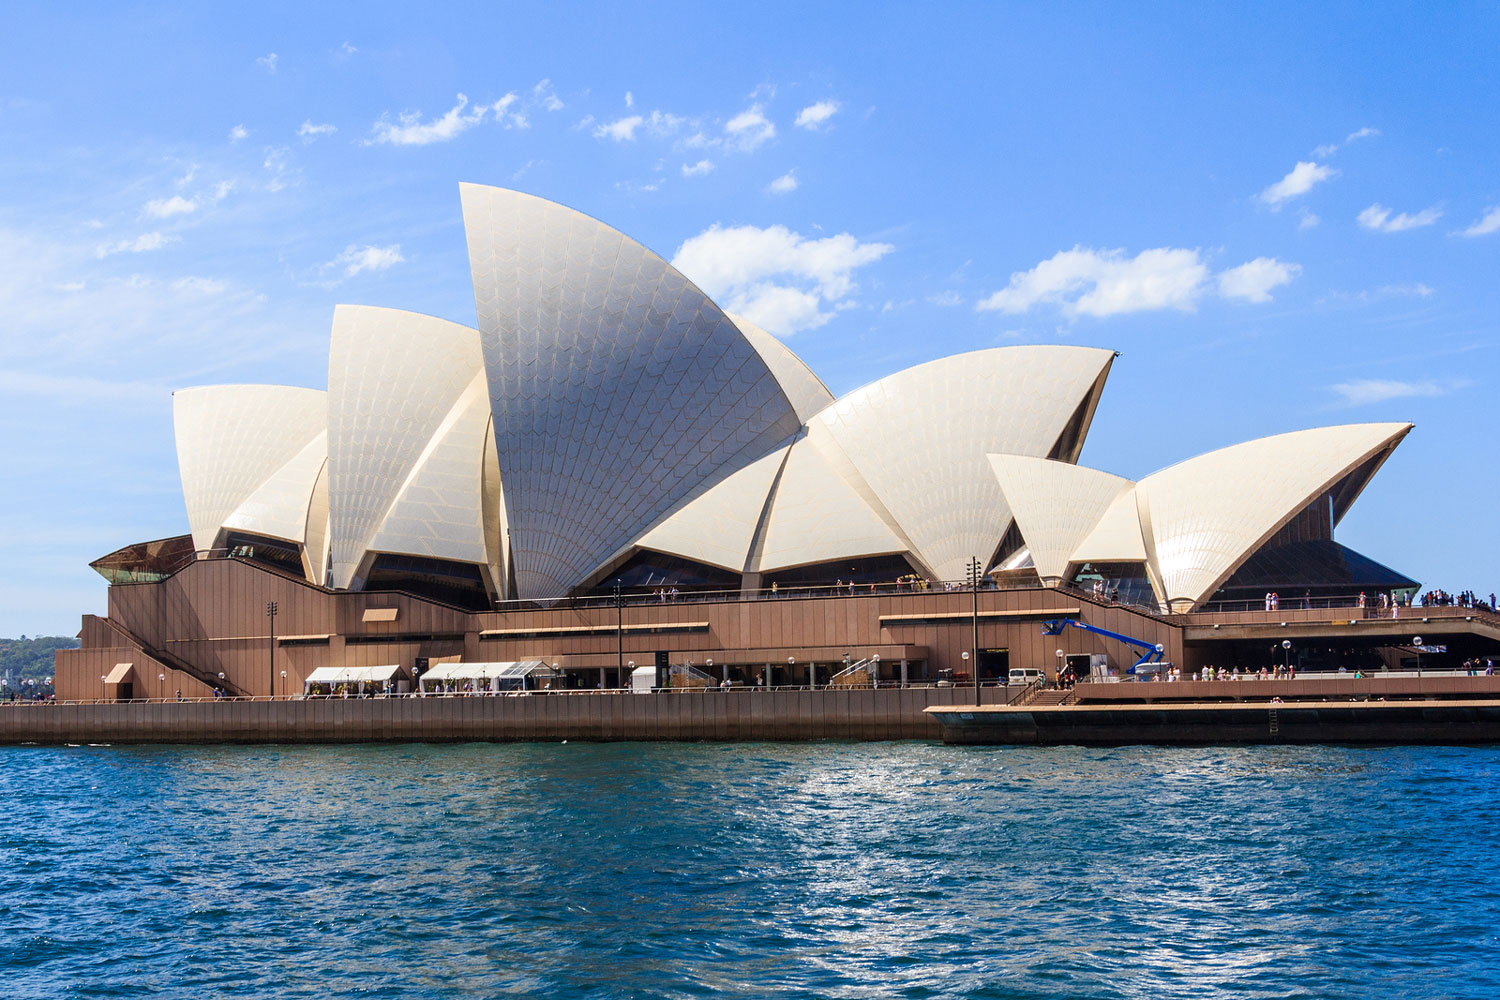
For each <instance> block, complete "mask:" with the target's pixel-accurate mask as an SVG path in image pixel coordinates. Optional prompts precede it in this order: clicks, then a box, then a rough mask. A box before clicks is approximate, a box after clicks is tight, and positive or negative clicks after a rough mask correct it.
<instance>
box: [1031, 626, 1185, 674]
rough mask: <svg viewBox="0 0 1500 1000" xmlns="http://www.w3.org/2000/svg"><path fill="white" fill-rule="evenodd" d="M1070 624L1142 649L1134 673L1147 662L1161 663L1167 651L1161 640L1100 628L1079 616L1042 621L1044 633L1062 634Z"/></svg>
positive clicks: (1132, 670)
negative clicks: (1080, 618) (1148, 640)
mask: <svg viewBox="0 0 1500 1000" xmlns="http://www.w3.org/2000/svg"><path fill="white" fill-rule="evenodd" d="M1069 625H1071V626H1073V627H1074V628H1076V629H1079V630H1080V631H1083V632H1092V633H1094V634H1095V635H1102V636H1104V637H1105V638H1106V639H1113V640H1115V641H1116V642H1123V643H1124V644H1125V645H1127V646H1131V647H1134V648H1135V649H1138V650H1141V651H1142V652H1141V658H1140V659H1139V660H1136V661H1135V665H1134V666H1132V667H1131V668H1130V670H1129V673H1132V674H1133V673H1136V672H1138V671H1140V668H1141V667H1142V666H1144V665H1145V664H1148V663H1152V664H1155V663H1160V662H1161V654H1163V653H1165V652H1166V651H1167V647H1165V646H1163V645H1162V644H1161V643H1159V642H1158V643H1155V644H1153V643H1149V642H1147V641H1146V640H1145V639H1132V638H1131V637H1130V636H1128V635H1121V634H1120V633H1118V632H1111V631H1110V630H1109V629H1103V628H1099V627H1098V626H1097V625H1090V624H1089V623H1088V622H1081V621H1079V620H1078V619H1077V618H1053V619H1051V620H1050V621H1044V622H1042V635H1062V633H1063V630H1064V629H1066V628H1067V627H1068V626H1069ZM1147 672H1149V671H1147Z"/></svg>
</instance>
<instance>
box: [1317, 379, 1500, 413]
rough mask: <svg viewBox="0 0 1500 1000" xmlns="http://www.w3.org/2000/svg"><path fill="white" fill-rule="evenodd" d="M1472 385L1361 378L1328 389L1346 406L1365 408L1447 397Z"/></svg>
mask: <svg viewBox="0 0 1500 1000" xmlns="http://www.w3.org/2000/svg"><path fill="white" fill-rule="evenodd" d="M1469 384H1470V383H1469V382H1468V381H1466V380H1462V379H1459V380H1453V381H1448V382H1435V381H1431V380H1427V381H1421V382H1407V381H1402V380H1400V379H1389V378H1361V379H1355V380H1354V381H1352V382H1340V383H1338V384H1336V385H1331V386H1329V387H1328V388H1329V389H1330V390H1332V391H1333V393H1334V394H1335V395H1337V396H1338V397H1339V401H1340V402H1341V403H1342V404H1343V405H1344V406H1365V405H1368V404H1370V403H1384V402H1386V401H1388V400H1392V399H1408V398H1412V397H1418V396H1446V395H1447V394H1448V393H1450V392H1452V391H1453V390H1455V389H1462V388H1464V387H1465V386H1467V385H1469Z"/></svg>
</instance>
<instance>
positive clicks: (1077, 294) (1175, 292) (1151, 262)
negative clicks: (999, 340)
mask: <svg viewBox="0 0 1500 1000" xmlns="http://www.w3.org/2000/svg"><path fill="white" fill-rule="evenodd" d="M1207 278H1208V267H1207V266H1206V265H1205V264H1204V263H1203V262H1202V261H1201V260H1200V259H1199V258H1198V251H1197V250H1176V249H1172V248H1169V247H1162V248H1159V249H1156V250H1142V251H1141V252H1140V253H1139V254H1137V255H1136V256H1134V257H1126V256H1125V251H1123V250H1091V249H1087V248H1084V247H1074V248H1073V249H1072V250H1062V251H1059V252H1058V253H1056V254H1054V255H1053V256H1052V257H1050V258H1049V259H1047V260H1044V261H1042V262H1041V263H1040V264H1038V265H1037V266H1036V267H1034V268H1032V269H1031V270H1029V271H1017V272H1015V273H1014V274H1012V275H1011V276H1010V283H1009V284H1008V285H1007V286H1006V287H1005V288H1002V289H1001V290H999V291H998V292H995V293H994V294H993V295H990V296H989V297H988V298H985V299H982V300H980V302H979V303H978V305H977V306H976V307H975V308H977V309H981V310H991V309H993V310H998V311H1000V312H1005V313H1021V312H1025V311H1027V310H1028V309H1030V308H1031V307H1032V306H1035V305H1038V304H1040V303H1044V302H1053V303H1058V304H1060V305H1061V306H1062V307H1063V310H1064V311H1065V312H1068V313H1082V314H1084V315H1088V316H1111V315H1114V314H1115V313H1124V312H1138V311H1141V310H1147V309H1183V310H1191V309H1193V308H1194V307H1195V305H1196V302H1197V299H1198V296H1199V294H1200V293H1201V291H1202V285H1203V283H1204V281H1205V280H1207Z"/></svg>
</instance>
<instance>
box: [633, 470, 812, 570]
mask: <svg viewBox="0 0 1500 1000" xmlns="http://www.w3.org/2000/svg"><path fill="white" fill-rule="evenodd" d="M786 451H787V450H786V448H777V449H776V450H775V451H773V452H771V453H770V454H769V455H766V456H765V457H764V458H760V459H757V460H756V461H754V462H751V463H750V464H749V465H747V466H745V467H744V468H743V469H740V470H739V471H738V472H736V473H734V474H733V475H732V476H730V477H729V478H727V479H725V480H723V481H722V482H720V483H718V484H717V485H715V486H713V487H712V488H710V489H709V490H708V491H707V492H706V493H704V494H703V495H702V496H700V497H697V498H696V499H694V500H691V501H689V502H688V504H687V505H686V506H684V507H682V508H681V509H680V510H678V511H677V512H676V513H674V514H672V515H671V516H670V517H668V518H667V519H666V520H665V521H663V522H662V523H661V524H659V525H657V526H656V527H655V528H653V529H651V530H650V531H649V532H647V533H646V534H645V536H643V537H642V538H641V540H640V545H641V546H642V547H643V548H648V549H655V550H656V551H658V552H669V553H671V554H672V555H677V556H682V557H683V558H685V559H693V560H696V561H697V562H701V563H707V564H708V565H710V566H719V567H722V568H724V569H727V570H730V571H731V572H734V573H740V572H743V571H744V569H745V563H746V559H747V557H748V556H749V553H750V546H751V544H752V543H753V542H754V539H755V529H756V526H757V525H758V524H759V523H760V516H761V512H762V511H763V510H764V509H765V505H766V498H767V496H768V495H769V494H770V491H771V484H772V483H773V482H774V481H775V480H776V473H777V471H778V470H779V469H780V468H781V462H782V459H784V458H785V457H786Z"/></svg>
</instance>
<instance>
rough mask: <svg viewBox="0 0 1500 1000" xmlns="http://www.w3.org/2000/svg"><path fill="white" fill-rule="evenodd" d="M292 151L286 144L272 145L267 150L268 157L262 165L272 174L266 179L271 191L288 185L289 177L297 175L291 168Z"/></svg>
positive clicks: (267, 186)
mask: <svg viewBox="0 0 1500 1000" xmlns="http://www.w3.org/2000/svg"><path fill="white" fill-rule="evenodd" d="M291 159H292V151H291V150H289V149H287V148H286V147H285V146H272V147H271V148H269V149H267V150H266V158H265V160H264V161H262V163H261V166H262V167H264V168H265V169H266V172H267V173H269V174H270V175H271V176H270V177H269V178H268V179H267V180H266V188H267V189H268V190H270V191H273V192H275V191H280V190H282V189H283V188H285V187H286V185H287V179H288V178H289V177H293V176H295V173H296V172H295V171H293V170H292V169H291V166H290V164H291Z"/></svg>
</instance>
